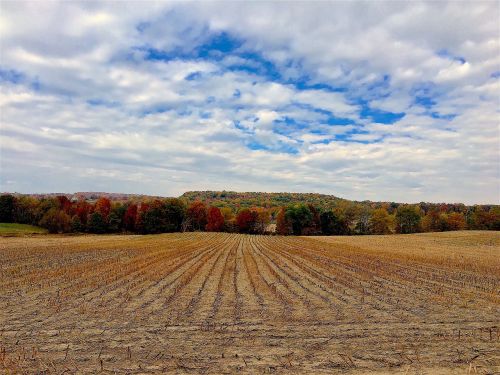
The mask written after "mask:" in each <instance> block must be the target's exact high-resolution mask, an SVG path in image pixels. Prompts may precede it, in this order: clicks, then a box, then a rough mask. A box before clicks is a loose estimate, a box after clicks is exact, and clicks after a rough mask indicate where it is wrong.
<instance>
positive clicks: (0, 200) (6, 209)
mask: <svg viewBox="0 0 500 375" xmlns="http://www.w3.org/2000/svg"><path fill="white" fill-rule="evenodd" d="M15 202H16V198H15V197H14V196H13V195H11V194H3V195H0V223H12V222H13V221H14V207H15Z"/></svg>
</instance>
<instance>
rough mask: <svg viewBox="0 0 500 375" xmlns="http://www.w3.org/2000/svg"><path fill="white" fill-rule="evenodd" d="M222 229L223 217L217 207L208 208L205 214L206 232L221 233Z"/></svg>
mask: <svg viewBox="0 0 500 375" xmlns="http://www.w3.org/2000/svg"><path fill="white" fill-rule="evenodd" d="M223 228H224V216H223V215H222V213H221V211H220V209H219V208H218V207H210V208H209V209H208V214H207V225H206V226H205V230H206V231H207V232H221V231H222V229H223Z"/></svg>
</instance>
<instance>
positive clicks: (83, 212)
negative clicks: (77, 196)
mask: <svg viewBox="0 0 500 375" xmlns="http://www.w3.org/2000/svg"><path fill="white" fill-rule="evenodd" d="M74 210H75V215H77V216H78V217H79V218H80V221H81V222H82V224H83V225H85V224H87V219H88V216H89V214H90V212H91V210H92V206H91V205H90V204H89V203H87V202H86V201H84V200H79V201H78V202H77V203H76V205H75V207H74Z"/></svg>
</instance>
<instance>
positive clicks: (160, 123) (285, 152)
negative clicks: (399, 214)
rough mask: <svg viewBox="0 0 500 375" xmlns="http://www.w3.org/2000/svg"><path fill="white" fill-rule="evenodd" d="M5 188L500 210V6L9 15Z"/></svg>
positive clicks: (107, 6) (155, 6)
mask: <svg viewBox="0 0 500 375" xmlns="http://www.w3.org/2000/svg"><path fill="white" fill-rule="evenodd" d="M0 7H1V12H0V42H1V43H0V111H1V112H0V121H1V132H0V146H1V150H0V155H1V159H0V163H1V164H0V166H1V176H0V184H1V186H0V190H2V191H10V192H14V191H17V192H23V193H27V192H74V191H110V192H125V193H144V194H158V195H165V196H171V195H179V194H181V193H182V192H184V191H187V190H209V189H210V190H212V189H213V190H222V189H226V190H237V191H295V192H320V193H326V194H334V195H338V196H342V197H345V198H350V199H357V200H364V199H370V200H389V201H400V202H419V201H434V202H442V201H446V202H466V203H498V202H499V200H500V199H499V198H500V196H499V194H500V184H499V181H500V180H499V177H500V176H499V172H500V160H499V151H498V150H499V146H500V134H499V121H498V120H499V114H498V112H499V109H500V108H499V92H500V91H499V89H500V73H499V72H500V40H499V34H498V19H499V16H500V9H499V5H498V3H497V2H467V3H465V2H460V3H457V2H411V3H403V2H345V3H344V2H289V3H288V2H246V3H242V2H198V3H189V2H182V3H180V2H175V3H170V2H108V3H106V2H47V3H42V2H26V3H24V2H8V1H7V2H2V3H1V4H0Z"/></svg>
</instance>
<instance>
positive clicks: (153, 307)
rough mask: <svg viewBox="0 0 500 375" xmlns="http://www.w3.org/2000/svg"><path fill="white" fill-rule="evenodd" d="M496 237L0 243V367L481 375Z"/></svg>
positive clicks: (489, 327)
mask: <svg viewBox="0 0 500 375" xmlns="http://www.w3.org/2000/svg"><path fill="white" fill-rule="evenodd" d="M499 252H500V234H499V233H498V232H473V231H469V232H449V233H438V234H417V235H406V236H404V235H393V236H376V237H375V236H362V237H279V236H252V235H241V234H225V233H218V234H217V233H215V234H214V233H212V234H210V233H185V234H180V233H178V234H165V235H158V236H73V237H64V236H46V237H43V238H40V237H38V238H29V237H18V238H16V237H14V238H1V239H0V290H1V294H0V314H1V315H0V322H1V330H0V366H1V367H2V368H3V369H4V370H6V371H7V372H14V373H22V372H24V373H34V372H35V371H46V373H62V372H67V373H89V372H100V371H103V372H105V373H112V372H115V371H116V372H120V373H161V372H163V373H164V372H173V373H217V374H220V373H236V372H241V373H248V374H255V373H297V374H299V373H308V374H319V373H332V372H346V373H351V372H352V373H367V372H372V371H373V372H381V373H405V374H414V373H419V374H434V373H443V374H448V373H449V374H451V373H464V374H465V373H468V372H471V371H472V372H473V373H475V372H474V371H477V373H490V374H492V373H495V371H496V372H498V371H499V370H500V367H499V365H500V330H499V327H500V298H499V294H498V291H499V287H500V256H499Z"/></svg>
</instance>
